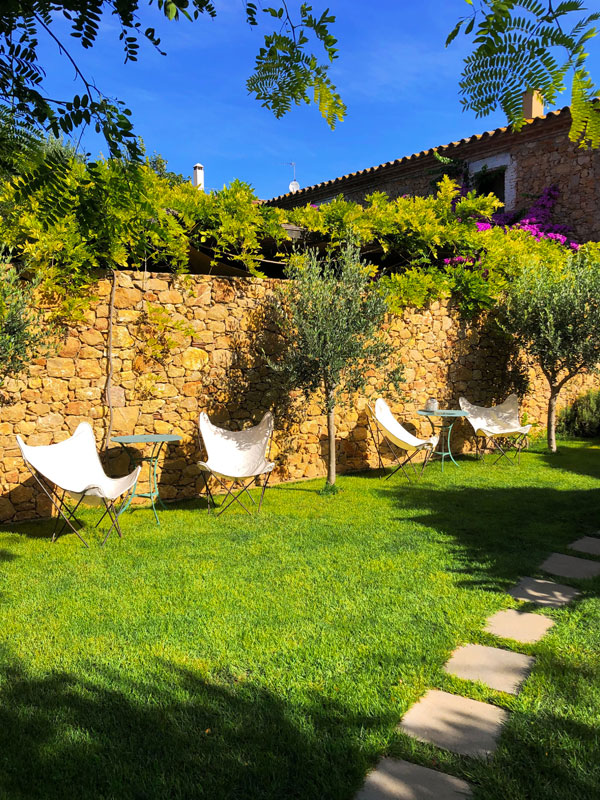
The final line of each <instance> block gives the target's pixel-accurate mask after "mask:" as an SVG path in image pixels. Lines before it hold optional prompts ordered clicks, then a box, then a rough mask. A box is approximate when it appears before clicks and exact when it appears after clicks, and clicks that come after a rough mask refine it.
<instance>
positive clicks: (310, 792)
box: [0, 658, 393, 800]
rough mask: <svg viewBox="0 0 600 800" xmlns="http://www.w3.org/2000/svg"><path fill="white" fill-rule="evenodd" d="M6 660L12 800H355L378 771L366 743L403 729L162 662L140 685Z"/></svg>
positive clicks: (2, 747)
mask: <svg viewBox="0 0 600 800" xmlns="http://www.w3.org/2000/svg"><path fill="white" fill-rule="evenodd" d="M3 660H4V663H5V666H4V667H3V668H2V669H1V671H0V697H1V700H2V702H1V705H0V796H2V797H3V798H7V800H13V798H14V799H16V798H25V797H26V798H30V799H31V800H37V799H38V798H39V800H42V799H43V800H52V799H53V798H57V800H58V798H60V800H81V798H86V799H87V800H100V798H102V799H103V800H104V798H119V800H127V799H128V798H136V799H137V798H139V799H140V800H142V798H143V799H144V800H150V798H157V799H158V798H160V800H164V798H167V797H168V798H182V799H183V798H185V799H186V800H192V798H211V800H215V799H218V800H229V799H230V798H231V800H233V799H234V798H235V799H236V800H238V799H239V800H241V799H242V798H243V800H253V799H254V798H256V799H257V800H258V798H260V799H261V800H267V799H269V800H281V798H298V800H299V799H300V798H302V799H303V800H308V799H309V798H314V800H324V798H331V799H332V800H334V799H335V800H348V798H350V797H351V796H352V795H353V793H354V791H356V789H357V788H358V786H359V785H360V783H361V782H362V779H363V777H364V774H365V772H366V770H367V768H368V766H369V764H368V763H367V757H368V756H367V755H366V753H365V751H364V750H362V749H361V747H360V741H361V737H362V736H363V735H364V733H365V731H368V730H369V729H372V728H382V729H385V728H388V729H389V726H390V724H393V723H392V722H391V721H390V720H385V719H380V718H377V717H368V716H367V715H364V716H360V715H355V714H354V713H352V712H349V711H348V710H347V709H345V708H343V707H342V706H341V705H340V704H337V703H334V702H332V701H329V700H325V699H323V698H319V697H317V696H314V697H310V698H304V699H303V700H302V701H299V700H298V701H296V702H292V701H288V700H286V699H283V698H282V697H279V696H277V695H276V694H275V693H273V692H271V691H269V690H267V689H266V688H264V687H262V686H258V685H256V684H253V683H251V682H250V681H245V680H244V679H243V678H242V677H240V678H236V677H235V676H233V675H232V674H230V673H229V672H228V671H227V670H225V671H224V672H223V674H222V675H219V676H218V678H217V679H213V680H210V681H209V680H206V679H204V678H202V677H199V675H198V674H197V673H194V672H192V671H191V670H188V669H182V668H179V667H176V666H173V665H172V664H168V663H158V664H157V665H156V671H155V672H154V675H150V676H147V678H145V679H142V680H140V681H139V682H135V681H128V680H127V678H126V677H124V675H123V674H122V673H119V674H116V673H115V674H113V673H110V672H109V671H108V670H102V669H99V668H95V669H94V670H93V675H91V676H90V675H80V676H77V675H74V674H68V673H61V672H56V673H50V674H46V675H42V676H39V675H31V674H28V673H27V671H26V670H25V669H24V668H23V666H22V665H21V664H19V663H18V662H16V661H15V660H14V659H11V658H6V659H3ZM6 664H8V666H6ZM365 749H366V748H365ZM374 755H375V754H374V753H370V754H369V756H370V758H371V759H373V758H374Z"/></svg>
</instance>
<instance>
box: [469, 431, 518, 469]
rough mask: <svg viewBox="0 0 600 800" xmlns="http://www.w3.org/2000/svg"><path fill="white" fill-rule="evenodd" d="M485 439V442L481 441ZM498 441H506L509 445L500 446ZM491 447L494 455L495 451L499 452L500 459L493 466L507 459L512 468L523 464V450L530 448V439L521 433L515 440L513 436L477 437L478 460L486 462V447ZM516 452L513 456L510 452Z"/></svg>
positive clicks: (476, 452)
mask: <svg viewBox="0 0 600 800" xmlns="http://www.w3.org/2000/svg"><path fill="white" fill-rule="evenodd" d="M482 439H483V441H481V440H482ZM498 439H505V440H506V441H507V442H508V443H509V444H508V445H507V444H505V445H504V447H502V445H501V444H500V442H499V441H498ZM490 445H491V447H490V451H491V452H492V453H493V452H494V450H496V451H497V452H498V457H497V458H496V460H495V461H494V462H493V463H492V466H494V465H495V464H497V463H498V462H499V461H501V460H502V459H503V458H505V459H506V460H507V461H508V463H509V464H510V465H511V466H514V465H515V463H516V464H520V463H521V450H525V449H526V448H527V447H528V446H529V438H528V436H527V434H526V433H519V434H518V435H517V436H516V437H515V438H514V439H513V437H512V436H509V435H506V436H501V435H498V436H486V435H485V434H484V435H481V436H476V437H475V454H476V457H477V458H478V459H480V460H481V461H484V459H485V450H486V447H489V446H490ZM512 450H514V453H513V455H512V456H511V455H510V454H509V453H510V451H512Z"/></svg>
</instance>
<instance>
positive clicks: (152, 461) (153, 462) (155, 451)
mask: <svg viewBox="0 0 600 800" xmlns="http://www.w3.org/2000/svg"><path fill="white" fill-rule="evenodd" d="M112 441H113V442H117V444H120V445H121V447H122V448H123V450H125V452H126V453H127V456H128V458H129V462H130V465H131V468H132V469H133V467H135V466H137V465H138V464H141V463H142V462H143V461H147V462H148V491H147V492H138V491H137V484H136V486H135V487H134V490H133V492H132V494H131V495H130V497H129V500H128V501H127V503H126V504H125V506H124V507H123V508H122V509H121V510H120V511H119V514H122V513H123V512H124V511H126V510H127V509H128V508H129V506H130V505H131V501H132V500H133V498H134V497H146V498H148V499H149V500H150V502H151V503H152V511H154V516H155V518H156V522H157V524H158V525H160V521H159V519H158V514H157V513H156V506H155V504H154V501H155V499H158V502H159V503H160V504H161V506H162V507H163V508H165V504H164V503H163V501H162V500H161V499H160V494H159V493H158V480H157V477H156V470H157V467H158V458H159V456H160V451H161V450H162V448H163V447H164V446H165V444H175V443H176V442H180V441H181V436H179V435H178V434H175V433H156V434H153V433H149V434H139V435H138V436H113V437H112ZM144 444H151V445H152V449H151V451H150V455H147V456H142V455H140V454H139V453H137V454H136V455H135V456H132V454H131V452H130V450H129V448H128V445H129V446H131V445H144Z"/></svg>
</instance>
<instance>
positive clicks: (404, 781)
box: [355, 758, 471, 800]
mask: <svg viewBox="0 0 600 800" xmlns="http://www.w3.org/2000/svg"><path fill="white" fill-rule="evenodd" d="M465 797H471V790H470V788H469V784H468V783H465V781H461V779H460V778H454V777H453V776H452V775H445V774H444V773H443V772H436V770H434V769H427V767H419V766H417V765H416V764H411V763H410V762H408V761H401V760H400V759H398V758H382V759H381V761H380V762H379V764H378V765H377V767H376V769H374V770H373V772H371V773H370V774H369V775H368V776H367V779H366V781H365V783H364V786H363V787H362V789H361V790H360V792H359V793H358V794H357V795H356V798H355V800H463V798H465Z"/></svg>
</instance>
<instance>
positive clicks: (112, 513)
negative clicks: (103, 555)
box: [100, 497, 123, 547]
mask: <svg viewBox="0 0 600 800" xmlns="http://www.w3.org/2000/svg"><path fill="white" fill-rule="evenodd" d="M102 500H103V501H104V505H105V507H106V513H108V516H109V517H110V519H111V522H112V525H111V526H110V528H109V529H108V530H107V531H106V536H105V537H104V539H103V540H102V544H101V545H100V546H101V547H104V545H105V544H106V540H107V539H108V537H109V535H110V532H111V531H112V529H113V528H114V529H115V530H116V531H117V533H118V534H119V539H122V538H123V534H122V533H121V527H120V525H119V515H118V514H117V512H116V509H115V506H114V503H113V502H112V501H111V502H108V501H107V500H106V498H104V497H103V498H102ZM104 516H105V514H103V515H102V518H103V519H104Z"/></svg>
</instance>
